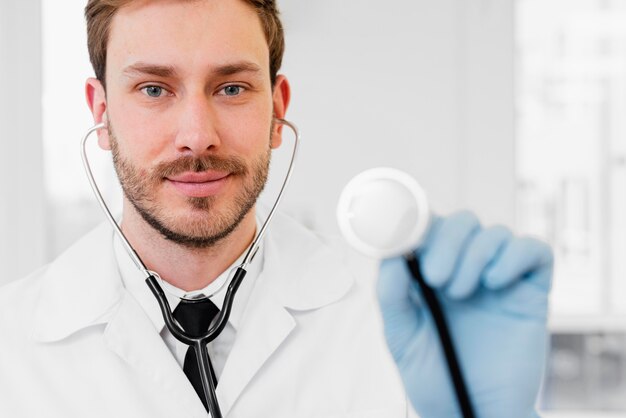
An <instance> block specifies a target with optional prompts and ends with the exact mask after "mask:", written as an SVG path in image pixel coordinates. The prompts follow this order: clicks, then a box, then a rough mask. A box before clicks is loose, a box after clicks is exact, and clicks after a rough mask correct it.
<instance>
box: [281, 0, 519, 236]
mask: <svg viewBox="0 0 626 418" xmlns="http://www.w3.org/2000/svg"><path fill="white" fill-rule="evenodd" d="M281 6H282V11H283V16H284V21H285V26H286V33H287V52H286V56H285V63H284V67H283V73H285V74H286V75H287V76H288V77H289V78H290V80H291V84H292V87H293V98H292V105H291V109H290V112H289V117H290V118H291V119H292V120H293V121H294V122H295V123H296V124H298V125H299V126H300V128H301V130H302V132H303V136H304V141H303V152H302V158H301V159H300V161H299V162H300V165H299V167H298V168H297V171H296V174H295V177H294V183H293V187H292V188H291V189H290V190H289V196H288V198H287V200H286V207H287V209H288V210H290V211H293V212H294V213H302V212H304V216H305V217H307V218H308V219H309V223H311V224H314V225H316V226H317V227H318V228H321V229H323V230H330V231H334V230H335V229H336V227H335V221H334V206H335V202H336V200H337V197H338V196H339V193H340V191H341V188H342V187H343V185H344V184H345V183H346V182H347V181H348V180H349V179H350V178H351V177H352V176H353V175H354V174H356V173H358V172H359V171H361V170H364V169H366V168H369V167H372V166H380V165H388V166H394V167H397V168H401V169H404V170H406V171H408V172H409V173H411V174H412V175H414V176H415V177H416V178H417V179H418V180H419V181H420V182H421V183H422V185H423V186H424V187H425V188H426V190H427V192H428V193H429V195H430V197H431V199H432V201H433V204H434V208H435V210H437V211H438V212H440V213H446V212H449V211H452V210H457V209H460V208H470V209H473V210H475V211H477V212H478V213H479V215H480V216H481V217H482V218H483V219H484V220H485V222H487V223H493V222H500V223H505V224H508V225H513V223H514V216H515V215H514V206H515V205H514V185H515V182H514V155H513V151H514V137H513V134H514V129H513V128H514V126H513V87H514V86H513V1H512V0H497V1H495V0H494V1H489V0H482V1H472V2H467V1H465V0H438V1H425V0H417V1H406V0H388V1H386V2H384V3H381V2H378V1H371V0H365V1H364V0H352V1H337V0H316V1H307V0H288V1H286V0H285V1H282V3H281ZM286 144H289V142H286Z"/></svg>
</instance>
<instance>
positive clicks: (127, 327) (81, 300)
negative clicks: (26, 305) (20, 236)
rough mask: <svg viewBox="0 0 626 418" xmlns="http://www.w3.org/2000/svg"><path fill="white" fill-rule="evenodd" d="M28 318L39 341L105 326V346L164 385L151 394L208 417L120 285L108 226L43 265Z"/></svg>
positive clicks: (188, 412) (193, 414)
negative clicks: (37, 292)
mask: <svg viewBox="0 0 626 418" xmlns="http://www.w3.org/2000/svg"><path fill="white" fill-rule="evenodd" d="M155 303H156V302H155ZM32 321H33V322H32V325H31V326H32V334H31V335H32V337H33V338H34V339H35V340H36V341H40V342H54V341H60V340H62V339H64V338H67V337H69V336H70V335H72V334H73V333H75V332H78V331H80V330H81V329H84V328H86V327H90V326H94V325H103V324H106V328H105V331H104V335H103V339H104V343H105V344H106V347H107V348H108V349H110V350H111V351H113V352H114V353H116V354H117V355H118V356H119V357H120V358H122V359H123V360H124V361H125V362H126V363H127V364H128V365H129V367H131V368H132V369H133V370H134V371H136V372H137V374H138V376H145V377H146V378H147V379H152V380H153V381H155V382H156V383H157V384H156V386H157V387H162V388H163V392H162V393H160V394H158V395H155V397H157V396H158V399H159V402H162V403H166V402H172V403H175V406H176V407H177V408H179V409H180V410H181V415H180V416H188V417H200V416H202V417H206V411H205V410H204V407H203V406H202V403H201V402H200V400H199V399H198V397H197V395H196V393H195V391H194V389H193V387H192V386H191V384H190V383H189V381H188V380H187V377H186V376H185V374H184V372H183V371H182V369H181V367H180V366H179V365H178V363H177V362H176V360H175V359H174V357H173V356H172V354H171V353H170V351H169V350H168V348H167V346H166V345H165V343H164V341H163V339H162V338H161V336H160V334H159V330H157V329H156V328H155V326H154V324H153V323H152V321H150V319H149V317H148V316H147V314H146V313H145V312H144V311H143V310H142V309H141V307H140V305H139V304H138V303H137V301H136V300H135V299H134V298H133V297H132V296H131V295H130V294H129V293H128V292H127V291H126V290H125V289H124V286H123V284H122V280H121V277H120V273H119V270H118V269H117V261H116V259H115V256H114V254H113V232H112V231H111V228H110V226H109V225H108V224H103V225H101V226H100V227H98V228H96V229H95V230H94V231H92V232H90V233H89V234H87V235H86V236H85V237H84V238H83V239H81V240H80V241H78V242H77V243H76V244H74V245H73V246H72V247H70V248H69V249H68V250H67V251H66V252H65V253H64V254H62V255H61V256H60V257H59V258H58V259H57V260H55V261H54V262H53V263H52V264H51V265H50V266H49V267H48V268H47V270H46V272H45V273H44V275H43V277H42V285H41V290H40V296H39V302H38V303H37V307H36V309H35V311H34V312H33V320H32Z"/></svg>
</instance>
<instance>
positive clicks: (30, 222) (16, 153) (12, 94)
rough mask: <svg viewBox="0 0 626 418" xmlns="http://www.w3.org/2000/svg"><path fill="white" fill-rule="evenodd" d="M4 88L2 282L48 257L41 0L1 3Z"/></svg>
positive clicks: (0, 97)
mask: <svg viewBox="0 0 626 418" xmlns="http://www.w3.org/2000/svg"><path fill="white" fill-rule="evenodd" d="M0 86H2V87H1V91H2V93H1V94H0V266H1V268H2V273H1V274H0V284H2V283H3V282H8V281H9V280H12V279H15V278H17V277H19V276H21V275H24V274H26V273H27V272H29V271H30V270H32V269H34V268H36V267H37V266H39V265H41V264H42V263H43V262H44V260H45V253H44V251H45V224H44V201H45V200H44V196H43V193H44V190H43V177H42V173H43V169H42V164H43V163H42V153H41V29H40V4H39V1H35V0H29V1H24V0H2V1H0Z"/></svg>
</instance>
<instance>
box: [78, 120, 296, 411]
mask: <svg viewBox="0 0 626 418" xmlns="http://www.w3.org/2000/svg"><path fill="white" fill-rule="evenodd" d="M275 121H276V122H277V123H279V124H282V125H285V126H288V127H289V128H290V129H291V130H292V131H293V132H294V139H295V142H294V147H293V152H292V155H291V161H290V163H289V167H288V169H287V174H286V176H285V180H284V181H283V184H282V186H281V188H280V191H279V192H278V196H277V198H276V201H275V202H274V205H273V206H272V208H271V210H270V212H269V215H268V216H267V218H266V220H265V222H264V223H263V226H262V227H261V229H260V231H259V232H258V233H257V235H256V237H255V238H254V241H252V244H251V245H250V247H249V249H248V251H247V252H246V255H245V256H244V258H243V261H242V262H241V264H240V265H239V266H237V267H236V268H235V269H233V271H234V273H233V274H231V276H230V277H232V278H231V279H230V280H229V281H228V289H227V291H226V296H225V297H224V303H223V304H222V309H221V310H220V312H219V314H218V315H217V317H216V318H214V319H213V321H212V322H211V324H210V326H209V329H208V331H207V332H206V333H205V334H204V335H202V336H199V337H192V336H191V335H189V334H188V333H186V332H185V330H184V329H183V328H182V327H181V326H180V325H179V324H178V322H177V321H176V320H175V319H174V316H173V313H172V309H171V308H170V305H169V302H168V301H167V297H166V296H165V292H164V291H163V288H162V287H161V283H163V284H165V282H162V280H161V278H160V276H159V275H158V273H156V272H154V271H150V270H148V268H147V267H146V266H145V264H144V263H143V261H142V260H141V258H140V257H139V255H138V254H137V252H136V251H135V250H134V249H133V247H132V245H131V244H130V242H129V241H128V239H127V238H126V236H125V235H124V233H123V232H122V229H121V228H120V226H119V225H118V224H117V222H116V221H115V218H114V217H113V215H112V214H111V211H110V210H109V208H108V206H107V204H106V202H105V201H104V198H103V197H102V194H101V193H100V189H99V188H98V185H97V184H96V181H95V179H94V176H93V173H92V171H91V166H90V165H89V159H88V158H87V150H86V143H87V139H88V138H89V136H91V134H92V133H94V132H96V131H98V130H100V129H103V128H105V127H106V125H105V124H104V123H100V124H98V125H96V126H94V127H92V128H91V129H89V130H88V131H87V133H86V134H85V136H84V137H83V139H82V141H81V156H82V160H83V166H84V168H85V172H86V173H87V178H88V179H89V184H90V185H91V188H92V190H93V192H94V194H95V196H96V199H97V200H98V203H99V205H100V207H101V208H102V210H103V211H104V214H105V215H106V217H107V219H108V221H109V223H110V224H111V226H113V230H114V231H115V233H116V234H117V236H118V237H119V238H120V239H121V241H122V244H123V245H124V248H125V250H126V252H127V253H128V255H129V256H130V258H131V259H132V260H133V262H134V263H135V265H136V266H137V268H138V269H139V270H141V272H142V273H143V274H144V276H145V277H146V279H145V280H146V284H147V285H148V287H149V288H150V290H151V291H152V293H153V294H154V296H155V297H156V299H157V301H158V303H159V307H160V309H161V314H162V315H163V319H164V321H165V325H166V326H167V329H168V330H169V331H170V332H171V333H172V335H173V336H174V337H175V338H176V339H177V340H178V341H180V342H182V343H183V344H186V345H188V346H191V347H193V348H194V350H195V353H196V358H197V359H198V369H199V371H200V378H201V380H202V388H203V392H204V397H205V400H206V404H207V405H208V408H209V412H210V413H211V417H212V418H222V413H221V411H220V408H219V404H218V402H217V395H216V393H215V384H214V382H215V380H214V379H215V376H214V372H213V368H212V367H211V359H210V357H209V352H208V349H207V344H208V343H210V342H211V341H213V340H214V339H215V338H217V336H218V335H219V334H220V333H221V332H222V330H223V329H224V327H225V326H226V323H227V322H228V318H229V316H230V312H231V310H232V306H233V301H234V298H235V294H236V293H237V290H238V289H239V285H241V282H242V281H243V279H244V277H245V275H246V267H247V266H248V264H250V262H251V261H252V260H253V259H254V256H255V255H256V253H257V251H258V249H259V245H260V243H261V240H262V238H263V236H264V235H265V233H266V232H267V228H268V226H269V224H270V222H271V220H272V218H273V217H274V213H275V212H276V208H277V207H278V205H279V203H280V201H281V200H282V197H283V194H284V192H285V189H286V187H287V184H288V183H289V180H290V179H291V175H292V172H293V167H294V163H295V159H296V155H297V152H298V145H299V143H300V133H299V131H298V128H296V126H295V125H294V124H292V123H291V122H288V121H286V120H284V119H275ZM225 283H227V282H224V284H225ZM176 296H178V297H179V298H180V297H181V296H180V295H176ZM208 297H210V295H209V296H206V295H203V294H196V295H195V296H194V297H192V298H190V299H188V298H186V299H187V300H188V301H190V302H192V303H193V302H199V301H202V300H204V299H206V298H208Z"/></svg>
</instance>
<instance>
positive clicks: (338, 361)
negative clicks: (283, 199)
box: [0, 216, 413, 418]
mask: <svg viewBox="0 0 626 418" xmlns="http://www.w3.org/2000/svg"><path fill="white" fill-rule="evenodd" d="M270 229H271V231H270V232H269V234H268V236H267V237H266V239H265V262H264V269H263V271H262V273H261V275H260V276H259V277H258V279H257V283H256V284H255V287H254V290H253V293H252V295H251V297H250V300H249V302H248V306H247V307H246V311H245V313H244V316H243V319H242V323H241V326H240V329H239V330H238V333H237V339H236V341H235V344H234V346H233V348H232V351H231V353H230V355H229V357H228V360H227V362H226V365H225V367H224V370H223V373H222V376H221V379H220V382H219V385H218V389H217V393H218V398H219V403H220V406H221V409H222V413H223V415H224V416H225V417H230V418H261V417H263V418H264V417H272V418H322V417H324V418H348V417H351V418H405V417H407V416H413V415H412V414H413V412H410V411H409V409H410V407H409V406H408V401H407V400H406V396H405V394H404V391H403V388H402V384H401V381H400V379H399V376H398V373H397V371H396V369H395V367H394V364H393V362H392V360H391V358H390V355H389V354H388V351H387V349H386V346H385V344H384V340H383V337H382V334H381V324H380V320H379V314H378V308H377V305H376V304H375V301H374V299H373V297H372V296H373V292H372V291H371V283H369V285H366V284H365V280H362V279H361V278H355V277H354V276H353V275H351V274H350V272H349V271H348V270H347V269H346V266H345V264H343V262H342V260H341V259H340V258H339V257H338V256H337V254H336V253H335V252H334V251H333V250H331V248H330V247H328V246H326V245H325V244H323V243H322V241H321V240H320V239H319V238H318V237H317V236H316V235H314V234H313V233H311V232H309V231H307V230H306V229H305V228H303V227H302V226H300V225H299V224H297V223H296V222H294V221H292V220H290V219H288V218H286V217H281V216H278V217H277V218H276V219H275V220H274V223H273V224H272V228H270ZM114 260H115V259H114V254H113V246H112V232H111V228H110V227H109V226H108V225H103V226H101V227H99V228H97V229H95V230H94V231H93V232H91V233H90V234H88V235H87V236H86V237H85V238H83V239H82V240H81V241H79V242H78V243H76V244H75V245H74V246H73V247H71V248H70V249H69V250H68V251H66V252H65V253H64V254H63V255H61V256H60V257H59V258H58V259H57V260H56V261H54V262H53V263H52V264H50V265H49V266H47V267H44V268H43V269H41V270H39V271H37V272H35V273H34V274H32V275H31V276H29V277H27V278H26V279H22V280H19V281H16V282H14V283H11V284H9V285H8V286H5V288H3V289H1V290H0V416H1V417H7V418H9V417H10V418H17V417H28V418H33V417H46V418H47V417H63V418H70V417H81V418H84V417H133V418H138V417H168V418H172V417H206V416H207V415H208V414H207V413H206V411H205V410H204V407H203V406H202V404H201V402H200V400H199V399H198V397H197V395H196V393H195V392H194V390H193V388H192V386H191V385H190V383H189V382H188V380H187V378H186V376H185V374H184V373H183V371H182V369H181V367H180V366H179V364H178V363H177V362H176V360H175V359H174V357H173V355H172V353H171V352H170V351H169V350H168V348H167V347H166V345H165V343H164V342H163V339H162V338H161V336H160V334H159V331H160V330H157V329H156V328H155V326H154V324H153V323H152V322H151V321H150V319H149V316H148V315H147V314H146V312H145V311H144V310H143V309H142V308H141V307H140V305H139V304H138V303H137V302H136V301H135V299H134V298H133V297H132V296H131V295H130V294H129V293H128V292H127V291H126V289H125V288H124V287H123V284H122V281H121V278H120V274H119V272H118V269H117V265H116V262H115V261H114ZM181 262H184V260H181ZM146 289H147V286H146ZM154 309H158V305H157V303H156V300H155V302H154Z"/></svg>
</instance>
